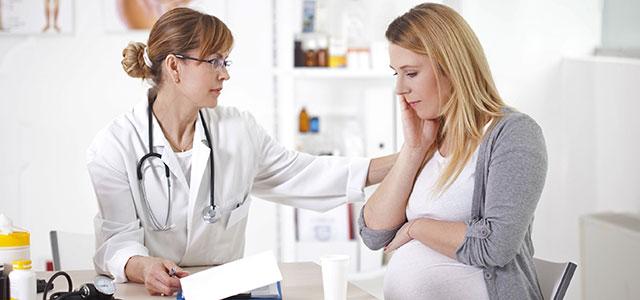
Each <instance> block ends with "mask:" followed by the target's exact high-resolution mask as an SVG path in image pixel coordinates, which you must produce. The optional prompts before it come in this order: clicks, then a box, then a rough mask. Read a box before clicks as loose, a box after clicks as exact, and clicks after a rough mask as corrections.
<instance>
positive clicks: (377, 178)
mask: <svg viewBox="0 0 640 300" xmlns="http://www.w3.org/2000/svg"><path fill="white" fill-rule="evenodd" d="M397 159H398V153H394V154H391V155H387V156H381V157H378V158H374V159H372V160H371V162H370V163H369V173H368V174H367V183H366V186H370V185H374V184H378V183H380V182H381V181H382V180H383V179H384V178H385V177H386V176H387V174H388V173H389V171H390V170H391V168H392V167H393V164H394V163H395V162H396V160H397Z"/></svg>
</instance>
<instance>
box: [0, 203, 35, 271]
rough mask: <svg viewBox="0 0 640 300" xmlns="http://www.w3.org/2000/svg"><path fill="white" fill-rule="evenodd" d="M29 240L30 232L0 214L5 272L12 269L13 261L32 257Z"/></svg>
mask: <svg viewBox="0 0 640 300" xmlns="http://www.w3.org/2000/svg"><path fill="white" fill-rule="evenodd" d="M29 240H30V235H29V232H27V231H26V230H24V229H22V228H18V227H15V226H13V222H12V221H11V219H9V218H7V217H6V216H5V215H4V214H0V264H3V265H4V266H5V272H6V271H10V270H11V266H12V262H13V261H15V260H27V259H31V257H30V251H29V244H30V241H29Z"/></svg>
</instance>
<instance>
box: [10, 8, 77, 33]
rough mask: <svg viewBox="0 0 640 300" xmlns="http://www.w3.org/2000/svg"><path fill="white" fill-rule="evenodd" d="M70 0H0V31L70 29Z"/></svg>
mask: <svg viewBox="0 0 640 300" xmlns="http://www.w3.org/2000/svg"><path fill="white" fill-rule="evenodd" d="M73 29H74V0H0V35H11V34H64V33H73Z"/></svg>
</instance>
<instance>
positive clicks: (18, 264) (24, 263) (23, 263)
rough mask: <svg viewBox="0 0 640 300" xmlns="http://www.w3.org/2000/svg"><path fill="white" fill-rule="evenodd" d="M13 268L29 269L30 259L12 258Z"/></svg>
mask: <svg viewBox="0 0 640 300" xmlns="http://www.w3.org/2000/svg"><path fill="white" fill-rule="evenodd" d="M12 264H13V269H14V270H31V260H29V259H23V260H14V261H13V262H12Z"/></svg>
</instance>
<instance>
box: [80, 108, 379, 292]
mask: <svg viewBox="0 0 640 300" xmlns="http://www.w3.org/2000/svg"><path fill="white" fill-rule="evenodd" d="M147 108H148V105H147V100H146V99H145V100H144V101H141V102H140V103H139V104H138V105H136V106H135V107H134V108H133V110H131V111H129V112H128V113H126V114H123V115H122V116H120V117H117V118H116V119H115V120H113V122H111V123H110V124H109V125H108V126H107V127H106V128H105V129H103V130H102V131H100V133H98V135H97V136H96V138H95V139H94V141H93V143H92V144H91V146H90V147H89V149H88V151H87V168H88V169H89V175H90V177H91V182H92V183H93V188H94V191H95V195H96V198H97V200H98V208H99V213H98V215H97V216H96V218H95V219H94V228H95V233H96V253H95V256H94V264H95V267H96V271H97V272H98V273H102V274H110V275H112V276H114V277H115V279H116V281H117V282H124V281H126V280H127V278H126V276H125V273H124V267H125V264H126V263H127V261H128V260H129V258H130V257H131V256H134V255H151V256H160V257H164V258H166V259H170V260H172V261H175V262H177V263H178V264H179V265H180V266H202V265H216V264H223V263H226V262H230V261H233V260H236V259H238V258H240V257H242V255H243V252H244V239H245V227H246V224H247V215H248V213H249V207H250V203H251V196H257V197H260V198H262V199H266V200H270V201H274V202H277V203H280V204H285V205H292V206H296V207H300V208H306V209H312V210H316V211H327V210H329V209H331V208H334V207H337V206H339V205H341V204H344V203H345V202H347V201H361V200H363V198H364V192H363V188H364V184H365V180H366V177H367V170H368V166H369V160H368V159H364V158H344V157H317V156H312V155H308V154H304V153H299V152H296V151H291V150H288V149H286V148H284V147H282V145H280V144H278V143H277V142H276V141H275V140H274V139H273V138H271V137H270V136H269V135H268V134H267V133H266V132H265V131H264V129H263V128H262V127H261V126H260V125H258V124H257V123H256V121H255V119H254V118H253V116H251V115H250V114H249V113H246V112H241V111H239V110H238V109H235V108H231V107H221V106H218V107H216V108H214V109H203V110H202V112H203V115H204V119H205V120H206V123H207V125H208V128H209V132H210V133H211V143H212V146H213V149H214V150H213V157H214V162H215V164H214V170H215V178H214V179H215V183H214V184H215V188H214V196H215V201H216V208H217V209H218V211H222V212H223V214H222V218H221V219H220V220H219V221H218V222H216V223H214V224H206V223H205V222H204V221H203V218H202V217H203V211H204V209H205V208H207V207H208V205H209V203H210V190H211V184H210V177H209V174H210V171H209V169H210V167H209V166H210V164H209V149H210V148H209V145H208V144H207V143H206V138H205V135H204V130H203V126H202V124H201V120H200V118H197V119H196V127H195V130H196V131H195V133H194V140H193V148H192V152H191V158H190V160H191V163H190V164H188V165H190V166H191V171H190V172H189V171H186V172H185V171H184V170H185V168H184V167H182V166H181V162H179V155H176V153H174V152H173V151H172V149H171V146H170V145H169V143H168V141H167V140H166V138H165V137H164V135H163V133H162V129H161V128H160V125H159V123H158V122H157V120H156V119H155V118H153V119H152V126H153V145H152V149H153V151H154V152H155V153H158V154H160V155H161V156H162V157H161V158H159V159H158V158H154V159H153V160H152V161H150V162H149V164H147V163H145V167H144V168H145V170H144V171H145V173H144V178H143V185H144V187H145V190H146V195H147V199H148V201H149V206H150V208H151V211H152V212H153V213H154V214H155V215H156V218H157V219H158V220H159V221H160V223H161V225H164V220H165V218H166V216H167V211H168V203H169V200H168V197H167V193H166V191H167V182H166V178H165V173H164V171H165V168H164V165H163V163H164V164H166V165H167V166H168V167H169V171H170V174H169V176H170V183H171V198H172V200H171V212H172V214H171V219H172V220H171V222H170V224H168V225H174V226H173V227H172V228H171V229H170V230H168V231H155V230H154V227H153V226H152V222H150V214H149V210H148V209H146V205H145V204H144V201H143V197H142V189H141V188H140V185H139V182H138V178H137V173H136V169H137V164H138V161H139V160H140V158H142V157H143V156H144V155H146V154H148V153H149V125H148V114H147ZM159 160H161V161H159ZM182 163H185V161H183V162H182ZM186 174H190V179H189V182H190V183H188V182H187V175H186Z"/></svg>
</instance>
